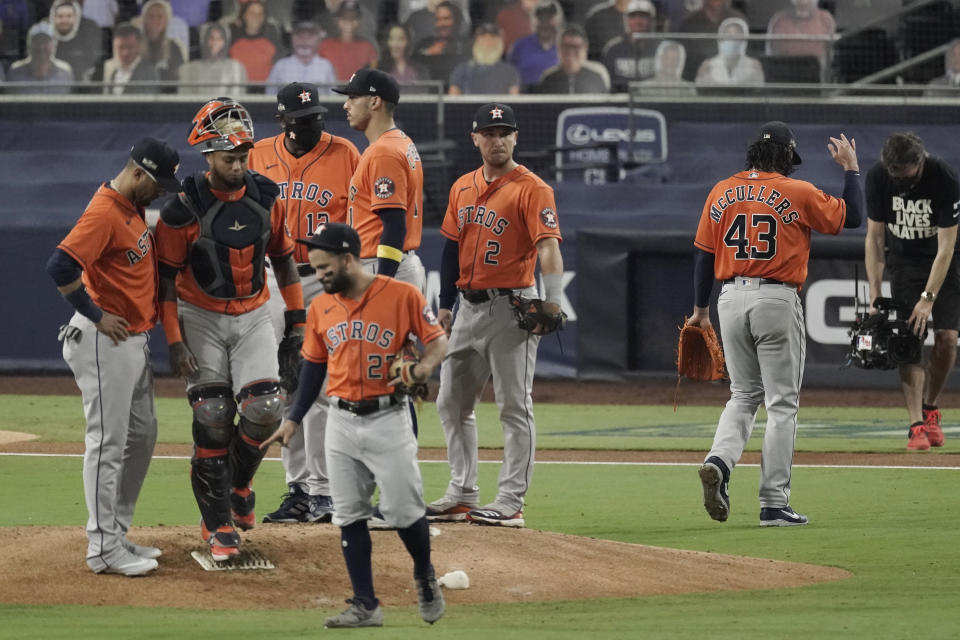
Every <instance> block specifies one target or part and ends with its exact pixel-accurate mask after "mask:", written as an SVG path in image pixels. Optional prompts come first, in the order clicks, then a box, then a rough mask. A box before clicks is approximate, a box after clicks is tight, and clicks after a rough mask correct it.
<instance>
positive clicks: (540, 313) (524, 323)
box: [510, 293, 567, 336]
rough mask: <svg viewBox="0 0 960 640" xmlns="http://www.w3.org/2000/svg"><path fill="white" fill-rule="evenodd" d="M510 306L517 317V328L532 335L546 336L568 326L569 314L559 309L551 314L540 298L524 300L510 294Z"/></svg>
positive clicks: (521, 297)
mask: <svg viewBox="0 0 960 640" xmlns="http://www.w3.org/2000/svg"><path fill="white" fill-rule="evenodd" d="M510 304H511V305H512V306H513V313H514V315H515V316H517V326H519V327H520V328H521V329H523V330H524V331H529V332H530V333H532V334H535V335H538V336H542V335H546V334H548V333H553V332H554V331H559V330H561V329H563V328H564V327H565V326H566V324H567V314H565V313H564V312H563V311H560V310H559V309H558V310H557V312H556V313H551V312H550V311H548V310H547V308H546V306H545V305H546V302H545V301H543V300H540V299H539V298H524V297H523V296H519V295H517V294H515V293H513V294H510Z"/></svg>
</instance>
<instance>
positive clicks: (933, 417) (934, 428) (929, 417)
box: [923, 409, 943, 447]
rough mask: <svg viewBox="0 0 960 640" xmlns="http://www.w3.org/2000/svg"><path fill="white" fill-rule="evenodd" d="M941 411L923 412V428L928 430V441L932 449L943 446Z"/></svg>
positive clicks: (925, 410)
mask: <svg viewBox="0 0 960 640" xmlns="http://www.w3.org/2000/svg"><path fill="white" fill-rule="evenodd" d="M941 418H942V417H941V415H940V409H931V410H929V411H928V410H927V409H924V410H923V426H924V427H926V429H927V440H929V441H930V446H931V447H942V446H943V429H941V428H940V420H941Z"/></svg>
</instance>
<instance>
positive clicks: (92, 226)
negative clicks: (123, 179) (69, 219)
mask: <svg viewBox="0 0 960 640" xmlns="http://www.w3.org/2000/svg"><path fill="white" fill-rule="evenodd" d="M106 213H107V212H106V210H97V209H94V210H87V211H85V212H84V213H83V215H81V216H80V219H79V220H77V224H76V225H74V227H73V229H71V230H70V233H68V234H67V236H66V237H65V238H64V239H63V240H62V241H61V242H60V244H59V245H57V246H58V247H59V248H60V249H63V250H64V251H66V252H67V254H69V255H70V257H72V258H73V259H74V260H76V261H77V262H79V263H80V266H81V267H82V268H83V269H84V271H86V270H89V268H90V265H91V264H93V263H94V262H96V261H97V259H98V258H99V257H100V255H101V254H102V253H103V252H104V250H105V249H106V248H107V246H108V245H109V244H110V241H111V239H112V237H113V226H112V225H111V224H110V220H109V219H108V218H107V216H106V215H105V214H106Z"/></svg>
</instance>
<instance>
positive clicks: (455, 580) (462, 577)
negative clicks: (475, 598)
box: [437, 570, 470, 589]
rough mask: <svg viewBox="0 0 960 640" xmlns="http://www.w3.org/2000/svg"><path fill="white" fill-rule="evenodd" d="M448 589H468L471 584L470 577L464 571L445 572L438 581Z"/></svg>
mask: <svg viewBox="0 0 960 640" xmlns="http://www.w3.org/2000/svg"><path fill="white" fill-rule="evenodd" d="M437 582H439V583H440V586H442V587H446V588H447V589H466V588H467V587H469V586H470V578H469V577H468V576H467V574H466V573H465V572H463V571H459V570H458V571H451V572H449V573H445V574H443V576H441V578H440V579H439V580H438V581H437Z"/></svg>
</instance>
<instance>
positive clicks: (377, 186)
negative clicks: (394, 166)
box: [373, 176, 394, 200]
mask: <svg viewBox="0 0 960 640" xmlns="http://www.w3.org/2000/svg"><path fill="white" fill-rule="evenodd" d="M373 188H374V190H375V193H376V194H377V197H378V198H380V199H381V200H383V199H385V198H389V197H390V196H392V195H393V191H394V185H393V180H391V179H390V178H388V177H386V176H383V177H381V178H377V180H376V182H374V183H373Z"/></svg>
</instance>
